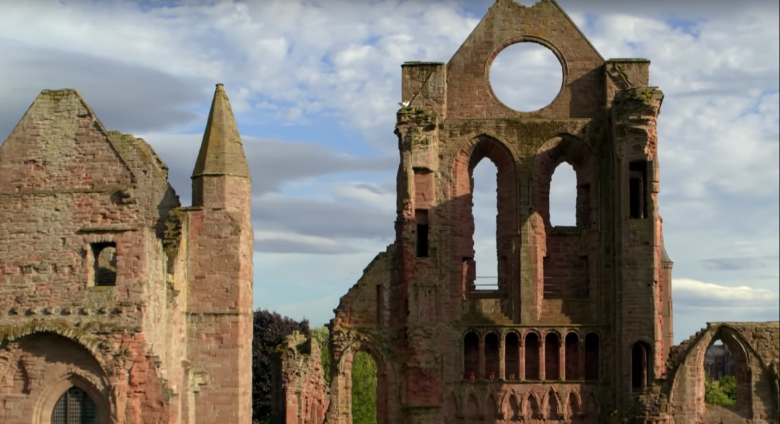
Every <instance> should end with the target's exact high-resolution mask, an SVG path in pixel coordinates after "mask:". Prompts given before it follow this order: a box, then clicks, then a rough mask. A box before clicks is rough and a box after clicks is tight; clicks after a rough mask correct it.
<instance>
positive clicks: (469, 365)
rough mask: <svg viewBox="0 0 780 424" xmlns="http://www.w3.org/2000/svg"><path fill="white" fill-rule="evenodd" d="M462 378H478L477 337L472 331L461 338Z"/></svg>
mask: <svg viewBox="0 0 780 424" xmlns="http://www.w3.org/2000/svg"><path fill="white" fill-rule="evenodd" d="M463 378H465V379H467V380H474V379H477V378H479V336H477V334H476V333H474V332H473V331H470V332H469V333H468V334H466V337H464V338H463Z"/></svg>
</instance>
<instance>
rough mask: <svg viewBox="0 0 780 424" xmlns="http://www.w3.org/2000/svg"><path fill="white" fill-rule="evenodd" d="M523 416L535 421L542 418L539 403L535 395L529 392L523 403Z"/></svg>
mask: <svg viewBox="0 0 780 424" xmlns="http://www.w3.org/2000/svg"><path fill="white" fill-rule="evenodd" d="M525 405H526V408H525V415H526V417H528V418H530V419H532V420H536V419H540V418H542V408H541V402H540V401H539V399H538V398H537V397H536V394H534V393H533V392H531V391H529V392H528V394H527V396H526V401H525Z"/></svg>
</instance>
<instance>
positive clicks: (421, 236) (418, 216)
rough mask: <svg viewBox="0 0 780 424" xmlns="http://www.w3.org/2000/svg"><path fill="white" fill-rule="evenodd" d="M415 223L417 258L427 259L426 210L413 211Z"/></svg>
mask: <svg viewBox="0 0 780 424" xmlns="http://www.w3.org/2000/svg"><path fill="white" fill-rule="evenodd" d="M414 218H415V220H416V221H417V257H418V258H427V257H428V210H427V209H417V210H415V211H414Z"/></svg>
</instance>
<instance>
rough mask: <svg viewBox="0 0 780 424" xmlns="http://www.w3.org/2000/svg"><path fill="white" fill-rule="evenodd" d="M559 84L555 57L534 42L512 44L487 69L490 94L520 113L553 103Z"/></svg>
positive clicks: (559, 73)
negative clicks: (488, 70)
mask: <svg viewBox="0 0 780 424" xmlns="http://www.w3.org/2000/svg"><path fill="white" fill-rule="evenodd" d="M562 81H563V69H562V67H561V62H559V61H558V57H556V56H555V54H554V53H553V52H552V51H550V49H548V48H546V47H544V46H541V45H539V44H536V43H518V44H512V45H511V46H509V47H507V48H505V49H504V50H502V51H501V52H500V53H499V54H498V56H497V57H496V59H495V60H494V61H493V64H492V65H491V66H490V86H491V87H492V88H493V93H495V95H496V97H498V100H499V101H501V103H503V104H505V105H506V106H508V107H511V108H512V109H515V110H518V111H520V112H533V111H536V110H539V109H541V108H543V107H545V106H547V105H549V104H550V103H552V101H553V100H555V97H556V96H557V95H558V93H559V92H560V91H561V85H562V84H561V83H562Z"/></svg>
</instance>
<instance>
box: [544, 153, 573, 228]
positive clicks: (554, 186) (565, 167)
mask: <svg viewBox="0 0 780 424" xmlns="http://www.w3.org/2000/svg"><path fill="white" fill-rule="evenodd" d="M576 186H577V174H575V173H574V168H573V167H572V166H571V165H570V164H568V163H566V162H562V163H561V164H560V165H558V167H557V168H555V171H553V175H552V180H551V181H550V197H549V202H550V223H551V224H552V225H553V226H556V227H557V226H561V227H576V226H577V191H576Z"/></svg>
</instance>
